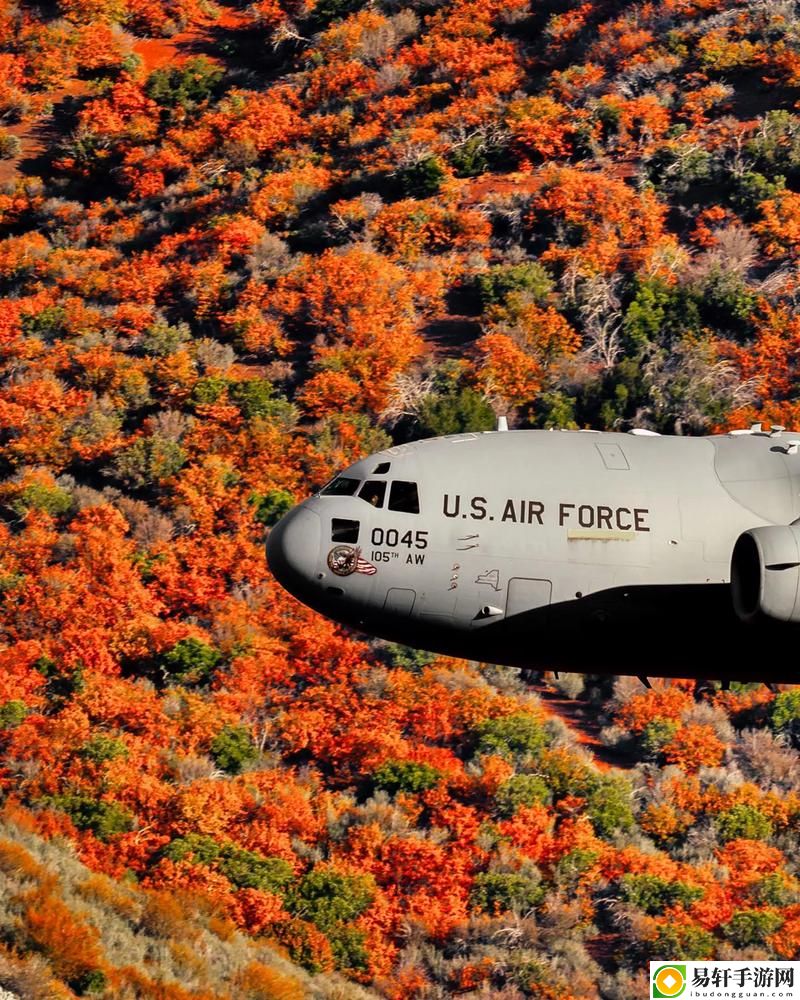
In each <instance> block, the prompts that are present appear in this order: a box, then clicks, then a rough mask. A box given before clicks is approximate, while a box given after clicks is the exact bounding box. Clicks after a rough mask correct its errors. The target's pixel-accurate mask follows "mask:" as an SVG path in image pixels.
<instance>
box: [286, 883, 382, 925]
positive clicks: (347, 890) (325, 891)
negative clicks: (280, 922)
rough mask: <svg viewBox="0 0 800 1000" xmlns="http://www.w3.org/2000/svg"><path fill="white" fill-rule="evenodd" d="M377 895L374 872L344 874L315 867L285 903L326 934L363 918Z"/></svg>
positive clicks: (292, 911)
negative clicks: (370, 873)
mask: <svg viewBox="0 0 800 1000" xmlns="http://www.w3.org/2000/svg"><path fill="white" fill-rule="evenodd" d="M374 895H375V882H374V880H373V878H372V876H371V875H343V874H341V873H339V872H337V871H332V870H331V869H329V868H325V869H322V868H315V869H314V870H313V871H310V872H309V873H308V874H307V875H305V876H304V877H303V878H302V879H301V881H300V882H299V884H298V885H297V886H296V888H294V889H293V890H291V891H290V892H289V894H288V896H287V899H286V905H287V907H288V909H289V911H290V912H291V913H293V914H294V915H295V916H298V917H302V919H303V920H310V921H311V923H313V924H314V925H315V926H316V927H318V928H319V930H321V931H322V932H323V933H325V934H327V933H328V932H330V931H331V930H333V929H334V928H335V927H337V926H339V925H341V924H344V923H348V922H349V921H351V920H355V919H356V917H360V916H361V914H362V913H363V912H364V911H365V910H366V909H367V907H368V906H369V905H370V903H371V902H372V900H373V897H374Z"/></svg>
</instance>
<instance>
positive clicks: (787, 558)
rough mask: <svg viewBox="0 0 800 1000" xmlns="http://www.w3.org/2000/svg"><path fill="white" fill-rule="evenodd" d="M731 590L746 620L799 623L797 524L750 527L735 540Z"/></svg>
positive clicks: (799, 535) (799, 529)
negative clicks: (765, 619) (764, 619)
mask: <svg viewBox="0 0 800 1000" xmlns="http://www.w3.org/2000/svg"><path fill="white" fill-rule="evenodd" d="M731 593H732V596H733V607H734V610H735V611H736V614H737V615H738V616H739V618H741V620H742V621H745V622H755V621H758V620H759V619H762V618H764V617H766V618H772V619H776V620H777V621H782V622H800V524H785V525H784V524H779V525H769V526H766V527H763V528H751V529H750V530H749V531H745V532H744V534H742V535H740V536H739V538H738V539H737V542H736V545H734V547H733V558H732V561H731Z"/></svg>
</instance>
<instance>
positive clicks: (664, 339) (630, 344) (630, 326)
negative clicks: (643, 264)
mask: <svg viewBox="0 0 800 1000" xmlns="http://www.w3.org/2000/svg"><path fill="white" fill-rule="evenodd" d="M701 326H702V322H701V318H700V311H699V309H698V305H697V302H696V301H695V299H694V297H693V296H692V295H691V293H690V292H689V291H688V290H687V289H686V288H684V287H682V286H679V285H668V284H667V283H666V282H664V281H662V280H661V279H660V278H649V279H646V280H642V281H640V282H639V283H638V287H637V289H636V294H635V295H634V297H633V299H632V300H631V302H630V304H629V305H628V308H627V309H626V310H625V316H624V318H623V321H622V330H623V334H624V343H625V348H626V351H627V352H628V353H629V354H636V353H637V352H640V351H642V350H644V349H645V348H646V347H647V346H648V345H649V344H653V343H660V344H668V343H671V342H672V341H673V340H678V339H680V338H681V337H683V336H684V335H685V334H686V333H688V332H692V331H699V330H700V328H701Z"/></svg>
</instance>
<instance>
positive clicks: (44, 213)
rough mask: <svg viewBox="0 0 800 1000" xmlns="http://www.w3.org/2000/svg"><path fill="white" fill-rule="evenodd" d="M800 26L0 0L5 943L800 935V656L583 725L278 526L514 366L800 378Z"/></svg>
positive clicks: (717, 409)
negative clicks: (284, 566)
mask: <svg viewBox="0 0 800 1000" xmlns="http://www.w3.org/2000/svg"><path fill="white" fill-rule="evenodd" d="M799 54H800V22H798V19H797V15H796V12H795V11H794V7H793V6H792V5H790V4H785V5H784V4H770V5H751V4H743V3H742V4H739V3H733V2H730V0H719V2H717V0H700V2H696V3H692V2H685V0H668V2H667V3H665V4H661V5H659V6H657V7H656V6H654V5H652V4H645V3H642V4H628V3H626V4H622V3H602V2H586V3H582V4H570V3H552V2H548V3H544V4H528V3H526V2H525V0H513V2H505V3H502V4H501V3H496V2H494V0H480V2H478V0H447V2H441V3H440V2H416V3H409V4H407V5H401V4H400V3H397V2H395V0H382V2H375V3H372V4H363V3H360V2H359V0H318V2H317V3H316V4H313V3H305V2H304V0H258V2H256V3H253V4H252V5H250V6H247V7H241V8H238V7H233V6H231V5H219V4H215V3H212V2H210V0H200V2H195V0H61V3H60V4H59V5H58V6H57V7H47V8H44V7H42V8H39V7H34V6H33V5H26V4H23V5H21V6H17V5H16V4H13V3H11V2H8V3H3V2H2V0H0V123H2V125H1V127H0V156H2V157H4V158H3V159H0V169H2V175H0V182H1V183H2V187H0V351H1V352H2V364H3V372H2V375H3V378H2V383H1V384H0V452H1V454H0V795H1V796H2V799H3V808H4V810H5V812H4V815H5V816H6V819H7V822H8V823H10V824H11V826H12V828H10V831H9V832H7V833H6V834H5V835H4V836H5V837H6V841H4V842H6V854H2V855H0V871H2V872H3V873H4V875H3V877H4V878H5V879H8V880H10V882H9V893H10V895H9V897H8V899H7V901H6V904H5V905H6V908H5V910H4V911H3V915H2V918H1V920H0V943H1V944H2V948H3V949H4V951H3V962H4V963H6V964H5V965H3V966H0V985H5V986H7V988H10V989H12V990H16V991H19V992H20V993H21V995H23V996H24V984H23V983H22V979H23V978H24V976H23V974H22V973H25V974H26V975H27V972H25V970H32V969H33V967H34V966H33V964H32V963H34V954H37V955H39V956H44V957H43V958H41V961H39V960H38V959H37V960H36V961H37V962H38V965H37V967H38V968H39V969H40V979H42V977H44V978H43V979H42V981H43V982H44V986H43V987H42V989H44V990H51V991H54V995H58V996H65V997H68V996H72V995H91V994H92V993H93V994H94V995H97V996H106V997H107V998H109V1000H110V998H112V997H116V996H120V997H126V998H127V997H128V996H131V997H143V998H144V997H153V998H160V1000H168V998H173V997H175V998H181V1000H182V998H184V997H186V996H189V997H192V998H193V1000H198V998H199V997H201V996H202V997H206V996H209V997H215V998H216V997H220V998H222V997H226V996H232V997H236V998H237V1000H238V998H239V997H242V996H244V995H246V994H243V993H242V990H243V989H244V987H243V986H242V983H243V982H244V981H245V980H244V979H242V977H243V976H244V977H245V979H246V978H247V975H248V974H247V972H246V969H247V963H248V962H250V961H251V960H252V961H253V962H256V963H259V962H260V963H262V964H263V965H264V966H266V967H268V969H271V970H273V971H272V972H269V971H268V972H263V973H261V972H259V973H258V975H256V974H255V973H254V974H253V977H252V981H251V979H247V982H248V983H250V985H248V986H247V989H249V990H250V992H251V995H252V997H253V1000H257V998H262V997H263V998H265V1000H266V998H270V997H273V996H274V997H276V998H280V997H283V998H284V1000H286V998H287V997H288V998H291V996H292V995H293V994H292V991H293V990H294V992H295V993H296V992H297V990H300V991H301V992H302V993H304V994H306V995H310V996H315V995H319V996H320V997H324V996H330V997H332V998H333V997H335V996H337V993H336V990H339V991H340V995H343V996H346V997H355V996H357V995H358V993H357V990H358V989H360V988H361V987H364V989H365V990H366V991H367V993H366V995H370V993H369V991H371V992H372V995H377V996H381V997H385V998H388V1000H441V998H442V997H448V996H463V997H476V998H477V997H480V996H485V995H488V994H489V993H491V995H492V996H493V997H497V998H500V1000H519V998H520V997H550V998H559V1000H564V998H568V997H580V998H587V1000H591V998H594V997H603V998H608V1000H628V998H631V1000H632V998H633V997H635V996H638V995H641V992H642V990H643V989H644V986H643V980H642V975H643V971H642V970H643V969H644V967H645V963H646V961H647V959H648V958H661V957H663V958H666V959H676V958H680V957H684V958H687V959H688V958H695V957H706V956H709V955H717V956H718V957H728V958H733V957H747V958H759V959H760V958H767V957H770V956H780V957H796V956H797V955H798V946H799V945H800V893H799V891H798V884H797V880H796V872H797V867H798V864H800V841H799V840H798V822H799V821H800V788H799V787H798V781H797V779H796V777H795V776H796V774H797V762H798V753H797V749H796V748H797V746H798V744H800V738H799V737H798V730H799V729H800V723H798V720H799V719H800V697H799V696H798V695H797V693H796V692H794V691H784V692H781V693H780V694H778V695H777V696H776V695H773V694H771V693H770V692H768V691H758V690H752V689H749V688H747V687H739V688H738V689H737V690H735V691H733V692H727V693H726V692H721V691H718V692H713V693H710V694H708V696H707V699H706V702H703V703H699V704H698V703H696V702H695V700H694V697H693V694H692V688H691V685H689V686H687V685H685V684H683V683H682V682H677V683H675V684H671V685H665V686H660V687H657V688H656V689H655V690H653V691H650V692H644V691H640V690H639V689H638V688H637V687H636V686H631V685H630V684H628V682H627V681H624V680H620V681H618V682H616V684H614V683H612V681H610V680H603V679H600V678H595V679H593V680H592V681H591V682H590V683H589V685H588V688H587V690H586V692H585V694H584V697H585V699H586V706H585V710H586V711H588V712H590V713H593V714H594V715H595V716H597V717H598V719H601V723H602V727H603V728H602V732H601V734H600V735H598V733H597V732H596V731H594V732H592V734H591V738H589V737H587V736H585V735H584V737H583V739H584V746H583V747H582V746H580V745H576V741H575V739H574V738H573V736H571V735H570V732H569V729H568V728H566V727H565V726H564V725H563V724H559V721H558V720H557V719H553V718H552V713H548V711H547V710H546V706H544V707H543V706H542V705H541V704H540V703H539V701H538V699H537V697H536V696H535V695H534V694H533V693H532V691H531V690H530V689H529V688H528V687H527V686H526V685H525V684H524V683H523V682H522V681H521V679H520V678H519V676H518V675H517V674H516V673H515V672H514V671H508V670H502V669H496V668H492V667H487V666H485V665H480V664H468V663H463V662H458V661H454V660H451V659H447V658H436V657H433V656H428V655H426V654H423V653H419V652H414V651H411V650H408V649H404V648H400V647H394V646H390V645H387V644H385V643H377V642H374V643H367V642H365V641H363V640H360V639H358V638H356V637H353V636H351V635H349V634H346V633H344V632H342V631H341V630H339V629H337V628H334V627H333V626H332V625H331V624H330V623H328V622H325V621H323V620H321V619H320V618H319V617H317V616H315V615H314V614H312V613H311V612H310V611H309V610H308V609H306V608H304V607H301V606H299V605H298V604H297V603H296V602H294V601H293V600H292V599H291V598H289V597H288V596H287V595H286V594H285V593H284V592H283V591H282V590H281V589H280V588H278V587H277V586H275V585H274V584H273V582H272V580H271V578H270V576H269V572H268V569H267V567H266V563H265V559H264V551H263V540H264V532H265V530H268V529H269V527H270V526H271V525H272V524H274V523H275V521H276V520H277V519H278V518H279V517H280V515H281V514H282V513H283V512H284V511H285V510H287V509H288V508H289V507H290V506H291V505H292V504H293V503H295V502H296V501H297V500H299V499H301V498H302V497H304V496H306V495H307V494H308V493H309V492H310V491H311V490H312V489H313V488H315V487H316V486H318V485H320V484H321V483H323V482H324V481H325V480H326V479H327V478H329V477H330V475H331V474H332V473H333V472H334V471H335V470H336V469H338V468H340V467H342V466H343V465H345V464H347V463H348V462H350V461H351V460H352V459H353V458H355V457H356V456H359V455H362V454H364V453H368V452H371V451H374V450H377V449H378V448H380V447H382V446H384V445H386V444H387V443H388V442H390V441H392V440H394V441H402V440H406V439H409V438H411V437H415V436H419V435H429V434H436V433H443V432H447V431H454V430H460V429H465V428H470V429H485V428H488V427H491V426H493V424H494V420H495V415H496V414H497V413H508V414H509V416H510V419H511V422H512V424H515V425H517V426H536V427H548V426H592V427H596V428H619V429H627V428H629V427H631V426H633V425H636V426H643V427H650V428H652V429H656V430H661V431H667V432H673V431H676V432H682V433H696V432H702V431H706V430H709V429H711V428H714V427H726V426H731V425H736V424H739V423H742V424H745V425H749V424H750V423H751V422H753V421H757V420H763V421H766V422H771V421H774V422H777V423H781V424H791V423H800V419H799V418H800V412H799V411H798V398H800V395H799V393H798V383H797V364H798V350H799V349H800V318H799V317H798V294H797V278H796V257H797V252H798V247H800V224H799V223H800V115H798V114H797V107H796V104H797V102H798V100H800V68H798V66H799V64H798V55H799ZM643 672H646V664H643ZM570 683H572V684H573V686H574V684H575V682H574V680H573V681H572V682H570ZM579 688H580V684H579V683H578V685H577V688H576V689H575V690H578V689H579ZM572 693H573V694H574V693H575V691H572ZM573 717H574V718H579V713H578V712H575V713H573V714H572V715H570V714H568V718H573ZM601 717H602V718H601ZM599 739H602V740H603V742H604V746H605V749H604V750H603V751H598V749H597V740H599ZM592 750H594V753H595V754H596V755H597V757H600V755H601V753H602V757H603V758H604V759H605V760H606V761H610V762H612V763H624V764H625V765H627V766H626V767H625V768H618V767H606V768H603V767H598V766H597V758H596V757H595V756H594V754H593V753H592V752H590V751H592ZM20 824H21V826H20ZM15 831H16V832H15ZM9 845H10V846H9ZM72 851H74V852H75V857H73V856H72V855H71V853H70V852H72ZM25 852H27V854H26V853H25ZM28 855H30V857H32V858H33V861H31V860H30V859H29V857H28ZM75 858H77V859H78V860H75ZM3 859H5V860H3ZM9 859H10V860H9ZM79 865H82V866H85V867H86V869H89V870H91V871H92V872H93V873H94V875H89V874H87V873H86V871H85V869H84V868H80V867H79ZM4 866H5V867H4ZM37 866H43V868H44V871H42V869H41V868H40V867H37ZM26 872H27V874H26ZM54 879H55V881H54ZM93 880H94V881H93ZM12 883H13V884H12ZM84 883H89V884H90V885H93V886H95V888H96V889H97V891H98V892H99V893H100V895H101V896H102V895H103V894H105V896H104V899H105V902H103V903H102V905H101V903H99V902H98V901H97V898H96V896H97V894H96V893H95V895H94V896H92V892H94V890H91V891H90V890H87V892H88V893H89V897H91V898H89V897H87V894H86V892H83V890H82V889H80V886H81V885H83V884H84ZM98 887H99V888H98ZM115 900H116V901H117V902H114V901H115ZM153 900H155V901H156V902H152V901H153ZM159 900H160V901H162V902H163V907H162V908H161V909H162V910H163V913H162V912H161V910H159V907H160V906H161V903H159V902H158V901H159ZM167 900H172V901H173V902H175V901H177V902H178V911H176V909H175V907H174V906H172V903H171V902H167ZM120 901H122V902H120ZM117 903H119V906H121V907H122V909H123V910H126V908H127V910H126V913H127V916H125V915H123V916H124V919H123V917H120V920H121V921H122V922H121V923H120V922H119V921H117V918H113V919H112V918H111V917H110V916H107V914H106V915H105V916H104V914H105V913H106V911H105V910H103V906H106V907H110V908H111V909H112V910H113V909H114V907H115V906H117ZM98 907H99V908H98ZM150 909H154V911H157V912H156V915H155V916H154V917H153V920H155V921H156V923H158V921H159V920H162V917H163V925H159V927H160V928H161V929H160V930H158V932H157V933H156V932H155V931H153V928H152V927H151V928H150V929H148V928H147V927H146V926H145V925H144V924H143V923H142V921H143V920H145V922H146V919H149V918H145V916H144V914H146V913H149V912H150ZM48 910H50V911H52V912H54V913H58V914H61V916H62V917H63V921H70V920H72V921H74V922H76V926H79V927H80V928H81V935H80V936H81V939H82V940H83V938H84V937H85V940H86V941H87V942H89V944H91V942H92V941H94V942H95V945H96V949H95V951H92V950H91V948H89V952H87V954H84V955H83V957H82V958H81V960H80V961H81V962H82V963H83V964H80V963H78V964H77V965H75V966H74V967H66V966H64V965H63V964H61V965H60V964H59V962H60V959H59V958H58V956H57V955H56V951H57V948H56V947H55V946H54V945H53V938H52V934H53V933H54V930H53V928H52V926H50V930H49V931H48V930H47V920H45V918H44V916H43V914H46V912H47V911H48ZM184 910H185V912H184ZM159 913H160V914H161V915H160V916H159ZM59 919H61V918H59ZM51 923H52V922H51ZM106 923H107V926H106ZM212 923H213V927H212ZM90 926H95V928H96V932H97V933H96V934H95V932H93V931H91V929H89V928H90ZM214 928H216V930H215V929H214ZM114 929H116V932H118V935H119V936H118V938H117V939H114V940H111V939H110V938H109V939H106V936H105V935H109V934H112V932H114ZM47 934H50V935H51V937H49V938H48V937H47ZM158 935H160V938H159V940H158V942H156V938H157V937H158ZM181 935H189V937H190V938H191V940H192V941H194V942H195V943H198V942H199V944H198V948H196V949H195V950H194V951H192V952H188V951H187V950H186V949H185V947H184V950H183V951H181V947H182V946H181V945H180V941H179V940H178V939H179V938H180V937H181ZM226 935H227V937H226ZM126 942H127V944H126ZM95 945H93V946H92V947H94V946H95ZM623 945H624V947H623ZM87 947H88V945H87ZM127 948H130V955H128V956H126V949H127ZM142 949H144V951H142ZM147 949H150V952H149V957H148V956H147V955H146V954H145V952H147ZM198 949H199V950H198ZM277 954H280V955H284V956H286V959H284V960H281V959H278V958H276V957H275V956H276V955H277ZM76 961H77V959H76ZM48 962H49V963H50V964H49V966H48V965H47V964H42V963H48ZM284 962H286V964H284ZM20 963H21V964H20ZM289 963H291V964H289ZM209 966H211V967H212V968H211V971H210V972H209ZM128 967H129V968H130V969H132V970H134V971H128V972H126V971H125V969H126V968H128ZM20 969H21V970H22V972H20V971H19V970H20ZM302 970H304V971H302ZM95 973H97V975H95ZM101 974H102V975H101ZM31 975H33V972H31ZM270 975H272V976H273V979H272V982H270ZM281 976H283V977H286V983H284V982H283V981H282V980H280V978H279V977H281ZM337 976H340V977H343V980H344V982H345V985H344V986H341V981H342V980H337V979H336V977H337ZM3 977H4V978H3ZM53 977H55V981H56V982H57V983H58V985H57V986H53V985H52V981H53ZM259 977H260V978H259ZM275 977H278V978H275ZM160 980H163V982H161V981H160ZM287 983H289V985H287ZM356 984H358V985H356ZM315 990H316V991H317V993H315V992H314V991H315ZM325 990H328V991H329V992H328V993H325V992H324V991H325ZM342 990H343V991H344V992H343V993H341V991H342ZM204 991H205V992H204ZM309 991H310V992H309ZM331 991H332V992H331ZM348 991H349V992H348ZM31 1000H34V996H33V995H31Z"/></svg>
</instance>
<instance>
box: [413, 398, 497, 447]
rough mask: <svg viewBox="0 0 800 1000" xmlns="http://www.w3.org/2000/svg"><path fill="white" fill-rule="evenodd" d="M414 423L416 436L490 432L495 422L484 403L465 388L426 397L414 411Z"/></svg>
mask: <svg viewBox="0 0 800 1000" xmlns="http://www.w3.org/2000/svg"><path fill="white" fill-rule="evenodd" d="M417 421H418V423H419V435H420V437H438V436H439V435H441V434H463V433H465V432H467V431H491V430H494V427H495V424H496V422H497V421H496V417H495V414H494V410H493V409H492V407H491V406H490V405H489V403H488V401H487V400H485V399H484V398H483V396H480V395H479V394H478V393H477V392H475V390H474V389H469V388H467V389H454V390H452V391H450V392H447V393H444V394H442V395H437V394H436V393H431V394H430V395H429V396H426V397H425V398H424V399H423V400H422V403H421V404H420V407H419V410H418V412H417Z"/></svg>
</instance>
